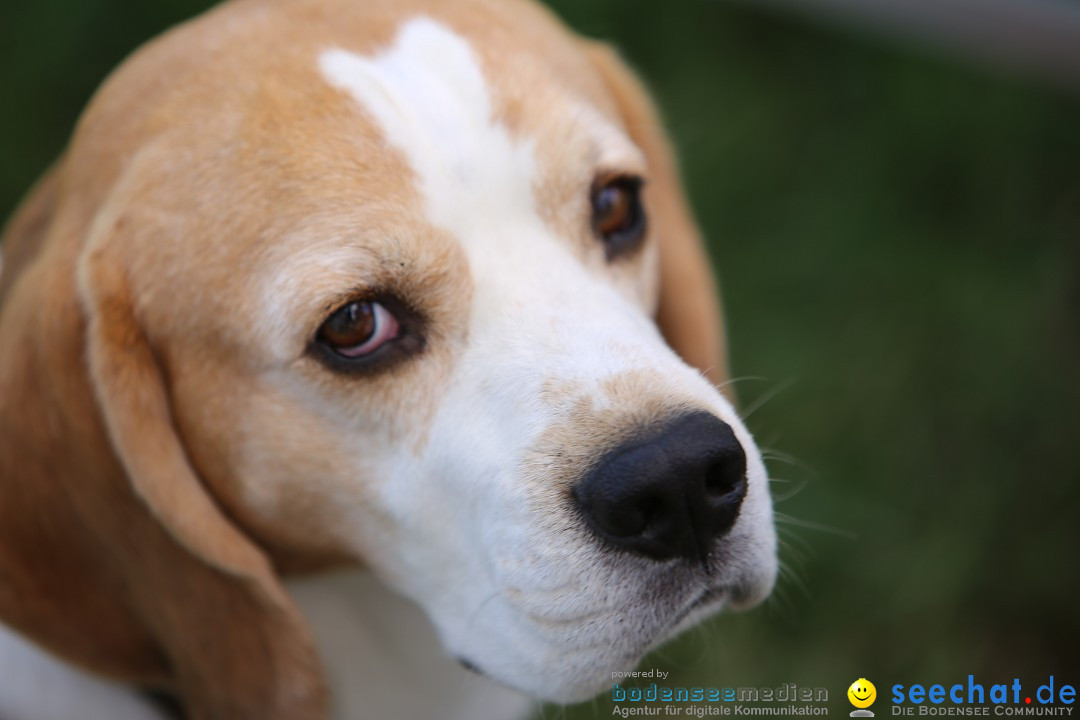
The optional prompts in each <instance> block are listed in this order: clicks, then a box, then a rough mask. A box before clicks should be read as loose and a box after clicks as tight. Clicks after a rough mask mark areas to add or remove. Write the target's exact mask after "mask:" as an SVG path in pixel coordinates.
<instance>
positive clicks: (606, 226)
mask: <svg viewBox="0 0 1080 720" xmlns="http://www.w3.org/2000/svg"><path fill="white" fill-rule="evenodd" d="M641 184H642V181H641V178H638V177H628V176H620V177H615V178H611V179H608V180H606V181H604V182H602V183H597V184H596V185H594V186H593V191H592V207H593V217H592V225H593V231H594V232H595V233H596V234H597V236H598V237H599V238H600V239H601V240H603V241H604V250H605V252H606V254H607V257H608V259H609V260H610V259H612V258H614V257H617V256H619V255H622V254H624V253H627V252H629V251H631V250H633V249H635V248H636V247H637V246H638V245H639V244H640V243H641V240H642V238H643V237H644V236H645V210H644V208H642V206H641Z"/></svg>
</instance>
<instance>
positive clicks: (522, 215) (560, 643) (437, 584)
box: [65, 0, 776, 701]
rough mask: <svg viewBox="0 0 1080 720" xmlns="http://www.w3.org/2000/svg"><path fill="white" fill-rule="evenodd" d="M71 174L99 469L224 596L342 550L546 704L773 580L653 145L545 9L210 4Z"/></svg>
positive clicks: (90, 121) (105, 108)
mask: <svg viewBox="0 0 1080 720" xmlns="http://www.w3.org/2000/svg"><path fill="white" fill-rule="evenodd" d="M411 5H415V6H416V7H410V6H411ZM286 8H287V9H286ZM102 178H107V180H106V182H105V188H104V189H100V190H99V189H97V188H101V187H102ZM65 181H66V183H67V184H68V185H69V186H74V187H87V188H90V189H86V190H83V191H81V195H80V198H81V202H82V204H83V205H89V206H91V207H94V208H95V209H94V214H93V222H92V226H91V227H90V229H89V231H88V234H87V239H86V240H85V242H83V243H82V249H81V250H80V251H79V255H78V262H77V266H78V282H79V296H80V298H81V302H82V305H83V307H84V309H85V312H86V315H87V317H88V331H87V345H88V352H89V358H90V367H91V375H92V377H93V382H94V387H95V392H96V396H97V398H98V402H99V404H100V407H101V411H102V415H103V417H104V420H105V424H106V426H107V427H108V430H109V433H110V436H111V439H112V442H113V444H114V446H115V448H116V453H117V455H118V456H119V457H120V459H121V461H122V462H123V465H124V467H125V468H126V471H127V475H128V477H129V479H130V482H131V483H132V484H133V486H134V488H135V490H136V491H137V493H138V494H139V495H140V496H141V497H142V498H143V500H144V501H145V502H146V503H147V504H148V505H149V507H150V509H151V510H152V511H153V513H154V515H155V516H156V517H157V518H158V519H159V520H160V522H161V523H163V524H164V525H165V527H166V528H168V530H169V531H170V532H171V533H172V535H173V536H174V537H176V538H177V539H178V540H179V541H180V542H181V543H182V544H183V545H184V546H185V547H187V548H188V549H189V551H190V552H192V553H193V554H195V555H196V556H198V557H199V558H200V559H201V560H202V561H203V562H205V563H208V564H210V565H212V566H215V567H217V568H220V569H224V570H226V571H227V572H228V573H230V574H233V575H236V576H247V577H249V578H250V577H255V578H256V580H257V582H255V583H247V584H246V585H245V587H247V588H250V587H251V586H252V585H255V586H261V587H263V588H264V589H265V586H266V585H268V584H273V583H275V582H276V576H275V575H274V574H273V573H265V572H263V571H262V570H260V569H258V567H259V563H258V560H257V558H258V557H259V556H260V555H261V554H262V553H263V552H266V553H268V554H269V556H270V557H271V558H272V559H274V560H275V561H276V562H277V564H278V565H279V567H280V566H286V565H317V564H329V563H335V562H341V561H358V562H361V563H364V564H366V565H368V566H370V567H371V568H373V569H374V570H375V572H377V573H378V574H379V575H380V576H381V577H382V578H383V579H384V580H386V581H387V582H388V583H389V584H391V585H392V586H393V587H395V588H397V589H398V590H400V591H401V592H402V593H403V594H405V595H407V596H408V597H410V598H412V599H413V600H415V601H416V602H417V603H418V604H419V605H420V606H422V607H423V608H424V610H425V611H426V612H427V614H428V615H429V616H430V618H431V620H432V621H433V623H434V625H435V626H436V628H437V629H438V631H439V633H440V635H441V637H442V639H443V641H444V643H445V646H446V648H447V650H448V652H449V653H451V654H453V655H455V656H457V657H459V658H460V659H462V660H463V661H465V662H467V663H468V664H470V665H472V666H475V667H476V668H478V669H480V670H481V671H482V672H484V673H486V674H488V675H490V676H492V677H494V678H496V679H498V680H500V681H502V682H504V683H506V684H508V685H510V686H513V687H516V688H519V689H521V690H524V691H527V692H529V693H531V694H534V695H536V696H539V697H543V698H548V699H552V700H559V701H568V700H578V699H583V698H586V697H588V696H589V695H591V694H594V693H596V692H597V691H598V690H600V689H601V688H602V687H603V686H604V684H605V683H606V681H607V680H608V679H609V678H610V673H611V671H612V670H616V669H626V668H628V667H629V666H632V665H633V664H634V663H635V662H636V661H637V660H638V659H639V658H640V657H641V656H642V655H643V653H645V652H646V651H647V650H648V649H650V648H651V647H654V646H655V645H657V644H658V643H660V642H662V641H664V640H665V639H667V638H669V637H671V636H672V635H673V634H675V633H676V632H678V631H679V630H680V629H682V628H685V627H687V626H688V625H689V624H691V623H694V622H696V621H698V620H699V619H701V618H702V617H704V616H705V615H707V614H710V613H712V612H714V611H715V610H717V609H719V608H720V607H722V606H724V605H730V606H734V607H746V606H749V605H752V604H754V603H756V602H757V601H759V600H760V599H762V598H763V597H764V596H765V595H766V594H767V593H768V592H769V590H770V588H771V585H772V582H773V578H774V575H775V570H776V562H775V539H774V533H773V529H772V524H771V507H770V500H769V494H768V490H767V484H766V476H765V470H764V468H763V465H762V461H761V457H760V454H759V452H758V450H757V448H756V447H755V445H754V442H753V440H752V439H751V437H750V435H749V433H748V432H747V430H746V428H745V427H744V426H743V424H742V423H741V422H740V420H739V418H738V416H737V415H736V412H735V410H734V409H733V408H732V405H731V404H730V403H729V402H728V400H727V399H725V397H724V396H723V395H722V393H721V392H720V391H718V389H717V384H719V383H722V382H723V380H724V375H725V373H726V370H725V366H724V357H723V348H722V344H721V331H720V320H719V317H718V313H717V310H716V307H715V303H716V300H715V296H714V292H713V287H712V281H711V278H710V275H709V271H708V269H707V264H706V259H705V255H704V252H703V250H702V248H701V246H700V241H699V238H698V236H697V234H696V231H695V228H694V225H693V221H692V219H691V218H690V216H689V213H688V210H687V208H686V203H685V200H684V199H683V198H682V196H681V189H680V187H679V184H678V180H677V177H676V171H675V168H674V166H673V161H672V159H671V157H670V156H669V151H668V149H667V145H666V142H665V140H664V139H663V137H662V134H661V131H660V128H659V125H658V122H657V120H656V118H655V116H654V113H653V111H652V109H651V107H650V105H649V103H648V102H647V100H646V98H645V96H644V94H643V92H642V90H641V88H640V87H639V85H638V84H637V83H636V81H635V80H634V79H633V78H632V77H631V76H630V74H629V73H628V72H627V71H626V70H625V69H624V68H623V67H622V65H621V64H620V62H619V61H618V60H617V59H616V57H615V56H614V54H613V53H611V52H610V51H608V50H607V49H605V48H602V47H599V46H594V45H591V44H588V43H585V42H583V41H581V40H579V39H577V38H574V37H572V36H571V35H570V34H569V33H567V32H566V31H565V30H564V29H562V28H561V27H560V26H558V25H557V23H555V22H554V21H552V19H551V18H550V17H549V16H548V15H546V14H545V13H543V12H542V11H539V10H537V9H536V8H534V7H532V6H529V5H525V4H518V3H508V2H503V0H499V2H458V3H434V2H417V3H374V2H372V3H364V2H344V1H335V0H311V1H310V2H307V1H305V2H299V3H295V4H292V5H288V6H281V7H280V8H278V7H269V6H262V5H259V4H253V3H246V4H240V5H237V6H233V7H227V8H226V9H224V10H221V11H217V12H215V13H214V14H211V15H209V16H207V17H205V18H203V19H202V20H200V21H198V22H197V23H195V24H194V25H192V26H190V27H188V28H187V29H184V30H182V31H181V32H179V33H176V34H174V35H172V36H169V37H167V38H166V39H165V40H164V41H162V42H159V43H158V44H156V45H155V46H152V47H151V48H150V49H149V50H147V51H144V52H143V53H141V54H140V56H138V57H137V58H136V59H135V61H134V62H132V63H130V64H129V65H127V66H126V67H125V68H123V69H122V70H121V71H119V73H118V74H117V75H116V76H115V77H114V78H113V79H112V80H111V81H110V83H109V84H108V86H107V87H106V88H105V90H104V91H103V92H102V93H101V94H100V95H99V97H98V99H97V100H96V101H95V103H94V105H93V107H92V109H91V110H90V112H89V113H88V115H87V117H86V118H85V119H84V121H83V123H82V124H81V127H80V131H79V133H78V135H77V136H76V139H75V142H74V144H73V147H72V149H71V152H70V155H69V159H68V165H67V170H66V175H65ZM95 194H96V195H95Z"/></svg>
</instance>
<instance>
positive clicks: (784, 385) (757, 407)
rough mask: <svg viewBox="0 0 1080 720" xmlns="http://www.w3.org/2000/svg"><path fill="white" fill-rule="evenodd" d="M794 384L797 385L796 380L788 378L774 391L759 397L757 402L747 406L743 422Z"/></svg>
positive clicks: (773, 389) (774, 388) (775, 387)
mask: <svg viewBox="0 0 1080 720" xmlns="http://www.w3.org/2000/svg"><path fill="white" fill-rule="evenodd" d="M794 384H795V378H788V379H787V380H785V381H784V382H782V383H779V384H777V385H776V386H774V387H773V388H772V390H769V391H768V392H765V393H763V394H762V395H761V396H759V397H758V399H757V400H755V401H754V402H752V403H750V404H749V405H748V406H747V408H746V410H745V411H744V412H743V413H742V419H743V421H744V422H745V421H746V420H747V419H748V418H749V417H750V416H751V415H753V414H754V413H755V412H757V411H758V410H760V409H761V406H762V405H764V404H765V403H767V402H769V401H770V400H772V399H773V398H774V397H776V396H777V395H779V394H780V393H781V392H783V391H784V390H787V389H788V388H789V387H791V386H792V385H794Z"/></svg>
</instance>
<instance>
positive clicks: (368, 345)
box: [318, 300, 401, 359]
mask: <svg viewBox="0 0 1080 720" xmlns="http://www.w3.org/2000/svg"><path fill="white" fill-rule="evenodd" d="M400 332H401V325H400V324H399V323H398V320H397V318H396V317H394V314H393V313H391V312H390V311H389V310H387V309H386V308H385V307H383V306H382V305H381V304H380V303H377V302H370V301H359V300H358V301H354V302H351V303H349V304H348V305H345V306H344V307H341V308H339V309H338V310H336V311H335V312H334V313H333V314H332V315H331V316H330V317H329V318H327V319H326V322H324V323H323V324H322V327H321V328H319V335H318V339H319V341H320V342H321V343H323V344H324V345H326V346H327V347H329V348H330V349H331V350H333V351H334V352H335V353H337V354H338V355H341V356H342V357H346V358H350V359H357V358H362V357H366V356H368V355H371V354H372V353H373V352H375V351H376V350H378V349H379V348H380V347H382V346H383V345H385V344H386V343H388V342H390V341H391V340H393V339H394V338H396V337H397V336H398V334H399V333H400Z"/></svg>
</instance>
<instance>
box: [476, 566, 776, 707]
mask: <svg viewBox="0 0 1080 720" xmlns="http://www.w3.org/2000/svg"><path fill="white" fill-rule="evenodd" d="M767 594H768V590H767V588H766V589H755V590H753V591H748V590H746V589H743V588H720V587H716V588H711V589H708V590H706V591H704V592H702V593H700V594H699V595H698V596H696V597H693V598H690V599H688V600H687V602H686V603H685V604H684V605H683V606H682V607H680V608H677V609H674V610H673V611H672V612H671V616H670V618H668V619H667V620H666V621H662V622H660V623H658V627H657V628H656V630H655V631H653V632H652V633H648V634H645V635H644V637H642V638H641V639H640V640H638V641H636V642H634V643H633V644H632V645H625V644H624V645H623V646H622V647H617V646H614V645H613V644H604V645H597V646H594V647H592V648H590V649H588V650H586V651H584V652H582V651H578V652H570V651H568V652H566V653H565V654H562V655H555V656H554V659H553V660H552V661H551V662H549V663H548V664H547V667H531V668H526V667H507V666H505V665H503V666H502V667H491V668H490V669H489V668H486V667H485V666H484V665H483V664H482V661H480V662H478V661H477V660H475V659H471V658H470V659H464V658H462V659H460V662H461V663H462V664H463V665H464V666H465V667H467V668H468V669H469V670H472V671H473V672H476V673H478V674H481V675H484V676H487V677H489V678H490V679H493V680H495V681H497V682H499V683H501V684H503V685H506V686H508V687H510V688H512V689H514V690H517V691H519V692H523V693H525V694H528V695H531V696H533V697H535V698H537V699H539V700H543V701H546V702H553V703H560V704H570V703H577V702H584V701H586V700H590V699H592V698H594V697H596V695H598V694H599V693H601V692H604V691H605V690H608V689H609V688H610V687H611V683H612V682H614V680H613V679H612V678H613V676H612V673H615V672H622V671H629V670H633V669H634V668H635V667H636V666H637V665H638V663H640V662H641V660H642V658H643V657H644V656H645V655H646V654H648V653H649V652H651V651H653V650H655V649H657V648H659V647H660V646H662V645H664V644H666V643H668V642H670V641H671V640H673V639H674V638H675V637H677V636H678V635H680V634H682V633H683V632H685V631H686V630H688V629H690V628H692V627H694V626H695V625H697V624H698V623H700V622H702V621H704V620H706V619H707V618H709V617H710V616H712V615H715V614H717V613H719V612H720V611H721V610H723V609H725V608H726V607H732V608H734V609H743V608H745V607H749V606H751V605H754V604H757V602H759V601H760V599H761V598H762V597H764V596H765V595H767Z"/></svg>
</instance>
